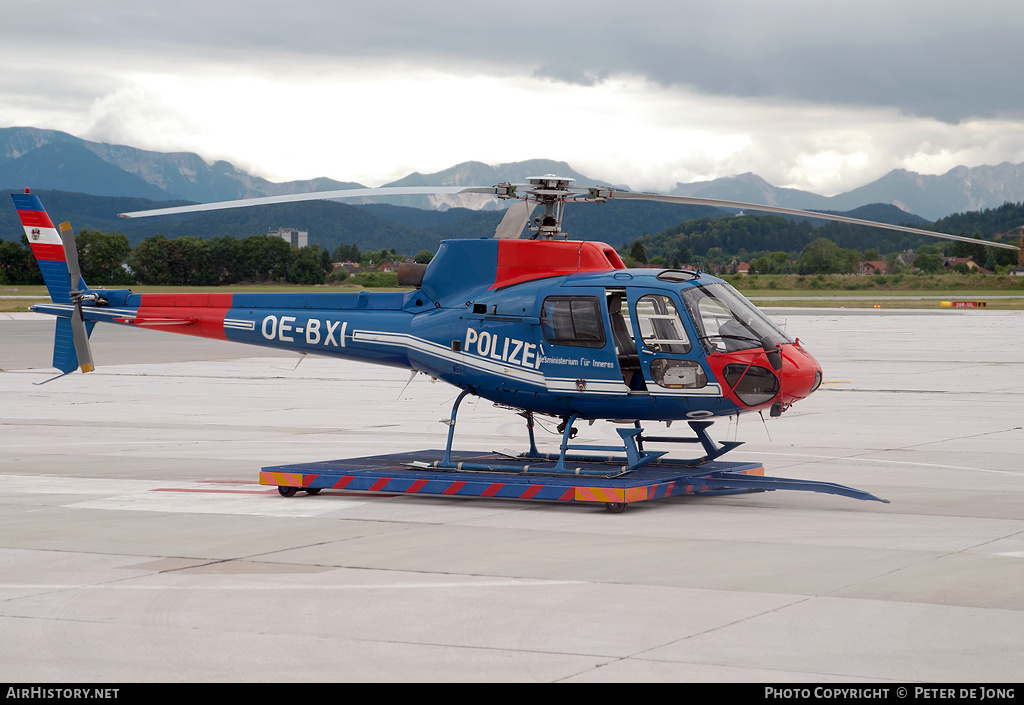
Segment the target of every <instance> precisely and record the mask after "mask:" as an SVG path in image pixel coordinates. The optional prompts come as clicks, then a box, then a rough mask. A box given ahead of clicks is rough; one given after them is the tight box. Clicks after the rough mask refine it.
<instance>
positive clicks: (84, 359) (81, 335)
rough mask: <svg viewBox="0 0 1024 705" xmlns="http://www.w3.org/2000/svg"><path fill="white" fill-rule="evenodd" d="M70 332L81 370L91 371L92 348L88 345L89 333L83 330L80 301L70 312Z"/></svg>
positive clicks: (83, 322)
mask: <svg viewBox="0 0 1024 705" xmlns="http://www.w3.org/2000/svg"><path fill="white" fill-rule="evenodd" d="M71 334H72V336H73V338H72V339H73V340H74V342H75V355H77V356H78V366H79V367H80V368H81V369H82V372H92V370H93V364H92V348H90V347H89V335H88V334H87V333H86V332H85V321H84V320H83V319H82V303H81V302H79V303H78V304H76V305H75V310H74V311H72V312H71Z"/></svg>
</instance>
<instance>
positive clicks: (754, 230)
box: [620, 204, 1024, 274]
mask: <svg viewBox="0 0 1024 705" xmlns="http://www.w3.org/2000/svg"><path fill="white" fill-rule="evenodd" d="M992 215H993V217H997V218H998V219H999V223H1000V225H1002V226H1004V227H1006V228H1007V229H1009V223H1010V222H1013V220H1014V217H1015V216H1019V217H1020V218H1021V219H1020V221H1019V222H1024V208H1022V207H1018V206H1013V205H1012V204H1008V206H1007V207H1004V208H1002V209H998V210H997V211H993V212H992ZM947 221H948V222H947ZM979 221H984V216H983V215H980V216H976V217H972V218H966V217H965V216H963V215H961V216H951V217H950V218H948V219H943V220H942V221H938V222H937V223H936V224H935V226H934V227H933V226H930V225H923V226H922V225H915V227H920V228H922V229H935V230H937V231H942V232H953V233H956V231H957V228H956V226H957V225H960V224H963V223H965V222H971V223H972V224H973V225H976V226H977V225H979V224H980V223H979ZM986 230H991V228H986ZM982 232H983V230H982V229H981V228H980V227H976V228H975V230H974V232H973V233H972V234H971V235H970V236H971V237H974V238H975V239H980V238H981V237H982V235H981V233H982ZM1004 232H1005V231H1004ZM959 234H961V235H963V234H964V231H963V230H961V231H960V233H959ZM1003 239H1004V241H1008V240H1009V238H1008V237H1007V238H1003ZM908 250H913V252H914V257H913V258H912V259H911V261H910V262H905V261H904V260H903V259H902V258H901V257H900V255H901V254H902V253H904V252H906V251H908ZM620 254H622V255H623V257H624V259H625V261H626V263H627V265H630V264H631V263H636V264H641V265H642V264H647V263H651V264H658V265H661V266H671V267H675V268H678V267H680V266H687V265H689V266H700V267H701V268H703V269H705V270H710V271H726V270H727V269H728V268H729V267H730V266H735V265H736V264H737V263H738V262H747V263H749V264H750V267H751V272H752V273H759V274H843V273H852V272H856V271H858V266H859V263H860V262H862V261H886V263H887V265H888V269H889V271H898V270H900V269H901V268H909V267H915V268H917V269H921V270H923V271H926V272H928V271H937V270H939V269H941V268H942V265H943V259H942V257H943V255H945V256H946V257H969V258H971V259H973V260H974V262H975V263H976V264H978V265H980V266H982V267H984V268H986V269H989V270H992V271H998V270H1001V269H1003V270H1005V269H1009V268H1011V267H1013V266H1015V265H1016V253H1014V252H1013V251H1012V250H1004V249H996V248H992V247H986V246H984V245H980V244H979V245H972V244H970V243H964V242H956V241H937V240H935V239H933V238H928V237H926V236H924V235H920V236H919V235H912V234H909V233H899V232H894V231H889V230H884V229H881V228H868V227H863V226H854V225H848V224H845V223H834V222H830V223H827V224H825V225H822V226H818V227H815V226H813V225H812V224H811V223H810V222H809V221H807V220H789V219H787V218H783V217H781V216H775V215H765V216H761V215H743V216H734V217H731V218H713V219H712V218H701V219H697V220H692V221H687V222H684V223H680V224H679V225H677V226H675V227H673V228H669V229H668V230H665V231H663V232H661V233H657V234H655V235H649V234H648V235H644V236H643V237H641V238H638V239H637V240H635V241H633V242H632V243H628V244H627V245H625V246H623V247H622V248H621V249H620Z"/></svg>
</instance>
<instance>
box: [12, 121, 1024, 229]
mask: <svg viewBox="0 0 1024 705" xmlns="http://www.w3.org/2000/svg"><path fill="white" fill-rule="evenodd" d="M547 173H557V174H559V175H561V176H568V177H571V178H574V179H576V181H577V183H578V184H581V185H583V184H603V185H613V186H616V187H617V188H627V189H628V186H625V185H621V184H614V183H612V184H609V182H608V181H606V180H602V179H594V178H591V177H588V176H585V175H583V174H580V173H578V172H576V171H575V170H574V169H572V167H571V166H570V165H568V164H566V163H565V162H558V161H553V160H547V159H535V160H529V161H523V162H513V163H509V164H500V165H497V166H490V165H487V164H483V163H481V162H464V163H461V164H457V165H455V166H453V167H450V168H448V169H445V170H444V171H439V172H436V173H433V174H420V173H413V174H409V175H408V176H406V177H404V178H402V179H399V180H398V181H395V182H392V183H390V184H386V185H387V186H423V185H430V186H467V185H481V184H494V183H500V182H502V181H512V182H521V181H524V180H525V179H526V177H528V176H535V175H537V174H547ZM26 185H28V186H31V187H32V188H34V189H54V190H60V191H66V192H76V193H85V194H91V195H97V196H117V197H134V198H146V199H150V200H154V201H171V200H183V201H197V202H203V203H206V202H212V201H224V200H232V199H238V198H252V197H257V196H274V195H280V194H286V193H299V192H305V191H326V190H334V189H345V188H364V186H363V185H361V184H358V183H354V182H342V181H336V180H333V179H329V178H326V177H325V178H318V179H308V180H303V181H288V182H281V183H275V182H271V181H268V180H266V179H263V178H260V177H258V176H253V175H252V174H249V173H247V172H245V171H243V170H241V169H239V168H238V167H236V166H234V165H232V164H230V163H229V162H226V161H216V162H214V163H212V164H210V163H207V162H206V161H205V160H204V159H203V158H202V157H200V156H199V155H197V154H194V153H191V152H173V153H164V152H155V151H149V150H143V149H138V148H135V147H129V146H125V145H111V144H106V143H100V142H92V141H89V140H84V139H81V138H78V137H75V136H73V135H70V134H68V133H66V132H60V131H57V130H44V129H39V128H32V127H8V128H0V187H6V188H9V189H19V188H22V187H24V186H26ZM670 193H672V194H676V195H685V196H698V197H704V198H718V199H729V200H736V201H746V202H751V203H764V204H767V205H779V206H785V207H789V208H803V209H808V210H828V211H849V210H853V209H855V208H858V207H860V206H864V205H867V204H871V203H888V204H892V205H895V206H897V207H898V208H900V209H901V210H903V211H906V212H907V213H914V214H917V215H919V216H921V217H923V218H925V219H927V220H937V219H938V218H942V217H944V216H947V215H950V214H952V213H960V212H965V211H975V210H982V209H985V208H996V207H998V206H1000V205H1002V204H1003V203H1006V202H1014V203H1016V202H1020V201H1024V164H1009V163H1003V164H999V165H997V166H978V167H966V166H958V167H956V168H954V169H951V170H950V171H948V172H946V173H945V174H941V175H924V174H917V173H914V172H911V171H906V170H903V169H894V170H893V171H891V172H889V173H888V174H886V175H885V176H883V177H882V178H880V179H878V180H876V181H873V182H871V183H869V184H867V185H865V186H861V187H859V188H856V189H853V190H851V191H847V192H845V193H841V194H838V195H835V196H821V195H818V194H814V193H811V192H808V191H801V190H799V189H790V188H780V187H776V186H773V185H771V184H770V183H768V182H767V181H765V180H764V179H762V178H761V177H759V176H757V175H756V174H750V173H747V174H740V175H737V176H730V177H724V178H720V179H714V180H712V181H700V182H693V183H689V184H681V183H680V184H677V185H676V187H675V188H674V189H672V190H671V191H670ZM377 202H381V203H390V204H392V205H400V206H407V207H417V208H430V209H435V210H444V209H447V208H470V209H474V210H480V209H487V208H491V209H496V208H498V207H500V206H499V205H497V204H495V203H494V199H491V198H489V197H486V196H483V197H481V196H461V197H452V196H440V195H438V196H429V197H399V198H388V199H379V200H378V201H377Z"/></svg>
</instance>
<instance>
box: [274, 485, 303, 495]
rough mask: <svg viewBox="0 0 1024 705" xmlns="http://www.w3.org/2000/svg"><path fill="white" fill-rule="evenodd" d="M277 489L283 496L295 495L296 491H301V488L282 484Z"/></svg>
mask: <svg viewBox="0 0 1024 705" xmlns="http://www.w3.org/2000/svg"><path fill="white" fill-rule="evenodd" d="M277 491H278V492H280V493H281V496H282V497H293V496H294V495H295V493H296V492H298V491H299V488H298V487H288V486H286V485H281V486H280V487H278V488H277Z"/></svg>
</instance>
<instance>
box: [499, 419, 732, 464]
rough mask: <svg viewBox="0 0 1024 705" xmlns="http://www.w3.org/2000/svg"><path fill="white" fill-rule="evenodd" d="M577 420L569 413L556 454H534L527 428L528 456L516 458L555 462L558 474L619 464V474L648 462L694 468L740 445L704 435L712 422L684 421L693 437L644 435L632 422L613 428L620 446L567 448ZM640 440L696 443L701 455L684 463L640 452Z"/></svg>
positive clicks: (642, 444) (578, 446)
mask: <svg viewBox="0 0 1024 705" xmlns="http://www.w3.org/2000/svg"><path fill="white" fill-rule="evenodd" d="M578 418H579V414H573V415H572V416H570V417H569V419H568V420H567V421H566V423H565V428H564V430H563V432H562V444H561V446H560V447H559V453H558V454H557V455H555V454H552V453H537V452H536V447H535V446H534V445H533V443H532V440H533V436H532V429H531V444H530V445H531V448H530V453H528V454H527V453H524V454H523V455H521V456H519V457H520V458H524V459H536V460H554V461H556V462H555V467H554V468H553V470H554V471H555V472H559V473H565V472H571V471H569V470H568V469H567V468H566V465H565V463H566V462H567V461H569V462H591V463H594V462H597V463H621V464H622V470H621V471H622V472H623V473H627V472H632V471H634V470H636V469H638V468H642V467H644V466H645V465H648V464H651V463H655V464H659V463H667V464H671V465H678V466H683V467H693V466H698V465H702V464H703V463H706V462H708V461H710V460H714V459H715V458H720V457H721V456H723V455H725V454H726V453H728V452H729V451H730V450H732V449H733V448H736V447H737V446H741V445H743V442H742V441H722V442H721V443H716V442H715V441H714V439H712V438H711V436H710V435H708V431H707V430H708V428H709V427H711V426H712V425H713V424H714V422H713V421H689V422H687V423H689V425H690V429H691V430H692V431H693V432H694V436H693V437H692V438H687V437H682V436H645V435H644V430H643V428H642V427H641V426H640V422H639V421H635V422H634V427H633V428H617V429H615V430H616V432H617V433H618V434H619V438H621V439H622V445H621V446H600V445H570V444H569V439H570V438H571V437H572V430H573V424H575V423H576V421H577V419H578ZM644 441H648V442H651V443H700V444H701V446H702V447H703V449H704V455H703V456H701V457H699V458H691V459H687V460H683V459H678V458H665V457H664V456H665V455H667V454H668V451H649V450H644ZM570 449H571V450H584V451H612V452H613V453H625V455H624V456H623V455H593V454H591V455H586V454H584V455H577V454H570V453H569V452H568V451H569V450H570Z"/></svg>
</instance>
